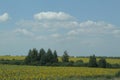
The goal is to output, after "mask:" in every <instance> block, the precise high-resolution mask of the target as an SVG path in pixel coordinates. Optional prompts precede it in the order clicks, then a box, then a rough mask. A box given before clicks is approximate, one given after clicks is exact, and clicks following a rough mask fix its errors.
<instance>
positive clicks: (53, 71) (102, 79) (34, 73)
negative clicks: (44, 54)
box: [0, 56, 120, 80]
mask: <svg viewBox="0 0 120 80" xmlns="http://www.w3.org/2000/svg"><path fill="white" fill-rule="evenodd" d="M24 59H25V56H0V60H24ZM58 59H59V61H61V57H58ZM77 60H83V62H85V63H87V62H88V61H89V58H76V57H70V58H69V61H74V62H76V61H77ZM97 60H99V58H97ZM106 60H107V62H109V63H111V64H116V63H117V64H120V59H110V58H107V59H106ZM118 72H120V69H110V68H90V67H60V66H59V67H50V66H49V67H48V66H28V65H3V64H0V80H114V78H116V74H117V73H118ZM116 80H119V78H116Z"/></svg>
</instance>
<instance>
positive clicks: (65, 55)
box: [62, 51, 69, 62]
mask: <svg viewBox="0 0 120 80" xmlns="http://www.w3.org/2000/svg"><path fill="white" fill-rule="evenodd" d="M62 62H69V55H68V53H67V51H65V52H64V54H63V56H62Z"/></svg>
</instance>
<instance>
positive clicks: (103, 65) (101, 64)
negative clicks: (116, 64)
mask: <svg viewBox="0 0 120 80" xmlns="http://www.w3.org/2000/svg"><path fill="white" fill-rule="evenodd" d="M106 65H107V63H106V60H105V58H101V59H100V60H99V61H98V66H99V67H101V68H106Z"/></svg>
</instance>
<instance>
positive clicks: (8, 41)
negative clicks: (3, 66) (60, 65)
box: [0, 0, 120, 56]
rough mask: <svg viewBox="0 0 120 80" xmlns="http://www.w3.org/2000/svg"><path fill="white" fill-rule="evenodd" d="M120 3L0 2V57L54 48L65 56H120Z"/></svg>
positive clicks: (76, 0)
mask: <svg viewBox="0 0 120 80" xmlns="http://www.w3.org/2000/svg"><path fill="white" fill-rule="evenodd" d="M119 3H120V1H119V0H71V1H65V0H59V1H56V0H51V1H50V0H46V1H45V0H34V1H33V0H19V1H16V0H12V1H10V0H9V1H5V0H1V1H0V55H27V52H28V50H29V49H30V48H37V49H40V48H45V49H46V50H47V49H48V48H51V49H52V50H57V51H58V55H62V54H63V52H64V51H65V50H67V51H68V53H69V54H70V55H74V56H89V55H92V54H96V55H97V56H120V49H119V48H120V43H119V41H120V23H119V21H120V15H119V14H120V8H119V7H120V5H119Z"/></svg>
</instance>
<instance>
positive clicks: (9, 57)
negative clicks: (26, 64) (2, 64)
mask: <svg viewBox="0 0 120 80" xmlns="http://www.w3.org/2000/svg"><path fill="white" fill-rule="evenodd" d="M1 59H4V60H13V59H15V60H24V59H25V56H0V60H1Z"/></svg>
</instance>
